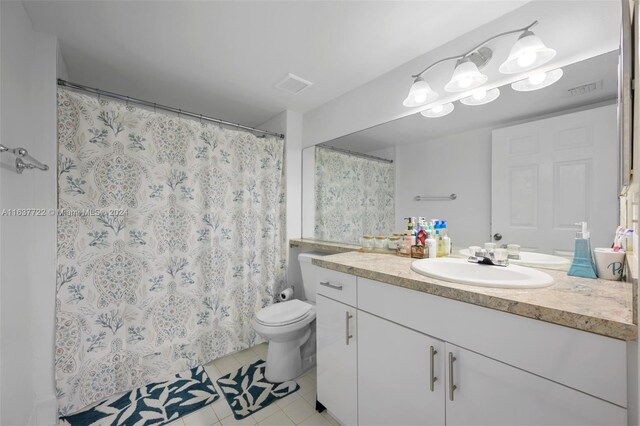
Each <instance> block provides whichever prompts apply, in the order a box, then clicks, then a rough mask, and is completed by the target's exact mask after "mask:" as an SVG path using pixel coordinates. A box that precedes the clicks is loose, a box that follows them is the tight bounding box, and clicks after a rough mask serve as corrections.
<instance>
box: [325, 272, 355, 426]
mask: <svg viewBox="0 0 640 426" xmlns="http://www.w3.org/2000/svg"><path fill="white" fill-rule="evenodd" d="M316 277H317V278H316V279H317V281H318V282H317V283H316V288H317V294H316V336H317V337H316V339H317V379H318V384H317V392H318V395H317V398H318V401H319V402H320V403H322V404H323V405H324V406H325V407H326V408H327V409H328V410H329V411H330V412H331V414H333V415H334V416H335V417H337V418H338V419H340V422H341V423H343V424H345V425H349V426H350V425H357V424H358V390H357V389H358V388H357V386H358V376H357V374H358V351H357V344H358V324H357V313H356V308H355V307H354V306H353V305H355V303H356V293H355V292H356V277H354V276H351V275H346V274H340V273H337V272H334V271H328V270H325V269H321V270H319V271H318V273H317V274H316Z"/></svg>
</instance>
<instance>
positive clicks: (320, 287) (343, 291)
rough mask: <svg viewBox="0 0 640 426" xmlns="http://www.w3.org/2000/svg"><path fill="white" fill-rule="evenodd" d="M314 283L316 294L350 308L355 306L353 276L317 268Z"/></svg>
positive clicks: (354, 278)
mask: <svg viewBox="0 0 640 426" xmlns="http://www.w3.org/2000/svg"><path fill="white" fill-rule="evenodd" d="M315 281H316V282H315V284H316V293H317V294H321V295H323V296H326V297H329V298H331V299H333V300H337V301H338V302H342V303H346V304H347V305H350V306H354V307H355V306H356V301H357V297H356V277H355V276H354V275H349V274H345V273H343V272H338V271H332V270H330V269H324V268H318V270H317V272H316V274H315Z"/></svg>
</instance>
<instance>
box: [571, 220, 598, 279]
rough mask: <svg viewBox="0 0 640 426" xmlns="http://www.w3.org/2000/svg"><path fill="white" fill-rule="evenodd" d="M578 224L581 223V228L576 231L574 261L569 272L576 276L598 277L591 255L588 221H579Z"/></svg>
mask: <svg viewBox="0 0 640 426" xmlns="http://www.w3.org/2000/svg"><path fill="white" fill-rule="evenodd" d="M576 225H579V226H580V227H581V230H580V231H578V232H577V233H576V242H575V250H574V253H573V261H572V262H571V267H570V268H569V272H567V274H568V275H573V276H574V277H584V278H596V277H597V275H596V267H595V264H594V263H593V256H592V255H591V242H590V240H589V232H588V231H587V222H579V223H576Z"/></svg>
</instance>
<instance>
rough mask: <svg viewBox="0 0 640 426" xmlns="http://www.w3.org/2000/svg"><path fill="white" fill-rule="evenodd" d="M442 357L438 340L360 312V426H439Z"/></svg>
mask: <svg viewBox="0 0 640 426" xmlns="http://www.w3.org/2000/svg"><path fill="white" fill-rule="evenodd" d="M444 356H445V347H444V342H442V341H441V340H437V339H433V338H431V337H428V336H426V335H424V334H420V333H418V332H415V331H413V330H410V329H408V328H405V327H402V326H400V325H397V324H394V323H392V322H390V321H387V320H384V319H381V318H379V317H376V316H373V315H371V314H368V313H366V312H363V311H358V419H359V420H360V424H361V425H367V426H370V425H443V424H444V422H445V418H444V409H445V400H444V391H445V384H446V383H445V377H444V376H445V375H444V372H445V369H444V367H445V363H444ZM432 379H433V387H432V386H431V383H432Z"/></svg>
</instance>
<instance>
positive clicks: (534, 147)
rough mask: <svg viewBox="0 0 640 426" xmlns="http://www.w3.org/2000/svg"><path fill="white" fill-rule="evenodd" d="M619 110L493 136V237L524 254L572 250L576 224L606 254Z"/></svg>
mask: <svg viewBox="0 0 640 426" xmlns="http://www.w3.org/2000/svg"><path fill="white" fill-rule="evenodd" d="M616 114H617V108H616V105H608V106H603V107H599V108H593V109H589V110H586V111H580V112H575V113H571V114H565V115H560V116H556V117H553V118H547V119H544V120H538V121H532V122H528V123H525V124H520V125H516V126H511V127H506V128H503V129H498V130H494V131H493V133H492V167H491V169H492V176H491V200H492V203H491V204H492V208H491V233H492V234H495V233H500V234H501V235H502V240H501V241H500V243H520V244H522V242H526V243H524V244H525V245H526V247H523V249H525V250H527V251H538V252H543V253H550V254H559V255H562V254H567V253H570V252H572V251H573V238H574V237H575V233H576V229H577V228H576V226H575V225H574V224H575V223H576V222H582V221H587V222H588V223H590V224H591V229H590V230H591V239H592V244H593V246H596V247H607V246H608V245H610V243H611V241H609V240H610V238H609V237H610V236H611V235H613V232H614V231H615V228H616V226H617V221H618V199H617V197H616V193H615V192H614V191H612V188H615V187H616V185H617V178H618V144H616V143H612V141H616V140H617V137H618V136H617V126H616Z"/></svg>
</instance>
